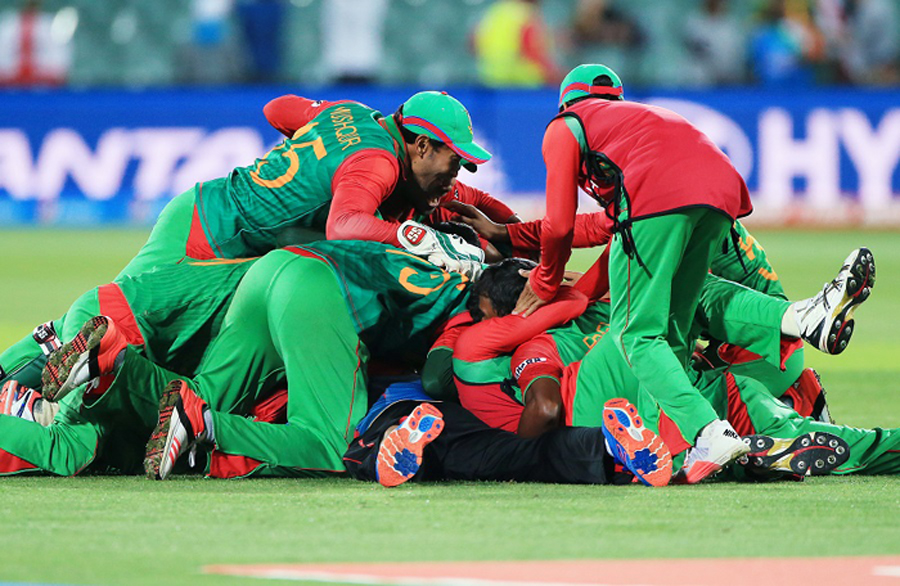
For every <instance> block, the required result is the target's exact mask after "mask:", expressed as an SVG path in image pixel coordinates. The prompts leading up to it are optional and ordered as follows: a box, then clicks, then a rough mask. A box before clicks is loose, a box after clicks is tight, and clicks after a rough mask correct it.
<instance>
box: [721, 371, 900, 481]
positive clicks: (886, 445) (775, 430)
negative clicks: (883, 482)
mask: <svg viewBox="0 0 900 586" xmlns="http://www.w3.org/2000/svg"><path fill="white" fill-rule="evenodd" d="M735 383H736V386H737V388H738V389H739V394H740V403H741V404H742V405H743V408H744V409H746V413H747V415H748V418H749V422H750V423H751V424H752V426H753V432H754V433H757V434H765V435H769V436H772V437H778V438H797V437H801V436H804V435H808V434H816V433H820V434H832V435H834V436H837V437H838V438H840V439H841V440H843V441H844V442H846V444H847V446H848V447H849V453H848V455H847V456H846V459H844V457H843V456H844V455H843V454H842V453H835V454H834V455H835V457H836V459H837V460H838V461H842V462H843V463H839V464H838V465H837V467H836V468H834V469H833V470H831V474H898V473H900V430H898V429H882V428H874V429H862V428H856V427H849V426H846V425H834V424H831V423H825V422H822V421H816V420H814V419H813V418H811V417H801V416H800V415H799V414H797V412H796V411H794V410H793V409H790V408H788V407H786V406H785V405H784V404H783V403H781V402H780V401H778V400H776V399H775V398H773V397H772V396H771V395H770V394H769V393H768V392H766V390H765V389H764V388H762V387H761V386H760V385H759V384H758V383H756V382H755V381H753V380H750V379H745V378H739V377H736V380H735ZM732 402H734V400H732ZM813 445H815V444H813ZM825 466H826V467H827V466H828V462H827V461H826V464H825ZM815 472H816V470H813V473H815Z"/></svg>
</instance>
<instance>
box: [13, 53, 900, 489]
mask: <svg viewBox="0 0 900 586" xmlns="http://www.w3.org/2000/svg"><path fill="white" fill-rule="evenodd" d="M559 108H560V114H559V115H558V116H556V117H555V118H554V119H553V120H552V121H551V122H550V124H549V125H548V127H547V130H546V133H545V137H544V144H543V154H544V159H545V162H546V165H547V215H546V217H545V218H544V219H543V220H540V221H535V222H529V223H522V222H520V221H519V220H518V218H517V216H516V215H515V214H514V212H513V211H512V210H510V209H509V208H508V207H507V206H505V205H504V204H503V203H501V202H499V201H497V200H495V199H493V198H491V197H490V196H489V195H487V194H485V193H483V192H481V191H479V190H477V189H474V188H472V187H469V186H466V185H464V184H463V183H461V182H460V181H458V180H457V174H458V172H459V169H460V167H461V166H462V167H466V168H467V169H469V170H470V171H474V170H475V169H476V168H477V165H481V164H484V163H486V162H488V160H489V159H490V156H491V155H490V154H489V153H488V152H487V151H486V150H485V149H484V148H482V147H481V146H480V145H478V144H477V143H476V142H475V141H474V140H473V135H472V125H471V120H470V118H469V114H468V112H467V111H466V109H465V107H464V106H463V105H462V104H461V103H460V102H458V101H457V100H455V99H454V98H453V97H451V96H449V95H447V94H446V93H443V92H421V93H418V94H415V95H414V96H412V97H411V98H409V100H407V101H406V102H405V103H404V104H403V105H402V106H401V107H400V108H398V110H397V111H396V112H395V113H393V114H392V115H389V116H383V115H382V114H381V113H379V112H377V111H374V110H372V109H371V108H368V107H367V106H365V105H363V104H360V103H357V102H352V101H341V102H318V101H311V100H307V99H304V98H300V97H297V96H284V97H281V98H278V99H276V100H274V101H272V102H270V103H269V104H268V105H267V106H266V108H265V110H264V112H265V115H266V117H267V119H268V120H269V122H270V123H271V124H272V125H273V126H274V127H275V128H277V129H278V130H280V131H281V132H282V133H283V134H284V135H285V137H286V138H285V140H284V141H283V142H282V143H281V144H280V145H279V146H277V147H276V148H274V149H273V150H272V151H270V152H269V153H267V154H266V155H265V156H263V157H262V158H260V159H258V160H257V161H256V162H255V163H254V164H252V165H250V166H247V167H241V168H237V169H234V170H233V171H232V172H231V173H230V174H229V175H228V176H227V177H223V178H220V179H216V180H212V181H207V182H203V183H199V184H197V185H196V186H194V187H193V188H192V189H190V190H188V191H187V192H185V193H183V194H181V195H179V196H178V197H176V198H175V199H174V200H172V202H171V203H170V204H169V205H168V206H167V207H166V208H165V209H164V210H163V212H162V213H161V215H160V217H159V219H158V221H157V223H156V225H155V227H154V229H153V231H152V233H151V235H150V237H149V240H148V242H147V243H146V244H145V246H144V247H143V248H142V249H141V250H140V252H139V253H138V255H137V256H136V257H135V258H134V259H133V260H132V261H131V262H130V263H129V264H128V265H127V266H126V267H125V268H124V269H123V270H122V272H121V273H120V274H119V275H118V276H117V277H116V279H115V280H114V281H113V282H112V283H109V284H105V285H102V286H99V287H97V288H95V289H93V290H91V291H89V292H87V293H85V294H84V295H82V296H81V297H80V298H79V299H78V300H76V302H75V303H74V304H73V305H72V306H71V307H70V309H69V311H68V312H67V313H66V314H65V315H64V316H62V317H61V318H59V319H56V320H53V321H52V322H48V323H46V324H43V325H41V326H39V327H38V328H36V329H35V331H34V333H33V335H31V336H28V337H27V338H25V339H23V340H22V341H20V342H19V343H17V344H15V345H14V346H12V347H11V348H9V349H7V350H6V351H5V352H4V353H3V354H2V355H0V379H2V382H3V387H2V392H0V411H2V414H0V474H18V473H24V472H47V473H53V474H59V475H73V474H78V473H81V472H84V471H86V470H89V471H93V472H97V473H104V472H119V473H136V472H138V471H139V470H141V468H142V467H143V469H144V470H145V471H146V473H147V474H148V475H149V476H150V477H151V478H156V479H165V478H167V477H169V476H170V475H171V474H172V473H173V472H178V471H189V470H191V469H195V470H196V469H198V468H199V469H202V470H203V472H204V473H205V474H206V475H207V476H210V477H215V478H233V477H241V476H251V475H253V476H305V477H309V476H326V475H350V476H351V477H353V478H357V479H360V480H368V481H378V482H380V483H381V484H383V485H385V486H396V485H398V484H401V483H403V482H406V481H408V480H410V479H414V478H415V479H417V480H435V479H481V480H518V481H537V482H559V483H592V484H606V483H630V482H637V481H640V482H642V483H644V484H646V485H652V486H663V485H667V484H670V483H688V484H693V483H697V482H700V481H702V480H704V479H706V478H708V477H710V476H711V475H713V474H716V473H718V472H719V471H721V470H723V469H726V468H727V469H728V470H729V471H731V472H732V473H733V474H734V476H735V477H737V478H739V479H748V480H772V479H777V478H784V477H790V478H802V477H803V476H806V475H809V474H828V473H831V474H847V473H851V472H852V473H858V472H861V473H872V474H878V473H881V474H884V473H889V474H893V473H896V472H897V471H898V470H900V456H898V453H900V450H898V449H897V447H898V446H897V444H898V437H900V436H898V432H897V431H896V430H882V429H877V430H864V429H856V428H850V427H845V426H839V425H835V424H834V423H833V422H832V421H831V419H830V416H829V412H828V409H827V405H826V404H825V395H824V391H823V389H822V386H821V384H820V382H819V380H818V377H817V375H816V374H815V373H814V372H813V371H812V370H811V369H805V368H804V365H803V350H804V348H803V345H804V341H805V342H807V343H808V344H809V345H811V346H812V347H814V348H816V349H817V350H819V351H823V352H826V353H829V354H838V353H840V352H841V351H843V350H844V348H846V345H847V343H848V342H849V340H850V337H851V335H852V332H853V328H854V321H853V312H854V311H855V309H856V308H857V307H858V306H859V304H861V303H862V302H863V301H865V300H866V298H867V297H868V296H869V294H870V292H871V289H872V286H873V285H874V282H875V261H874V257H873V255H872V253H871V251H869V250H868V249H866V248H860V249H857V250H855V251H853V252H852V253H851V254H850V256H849V257H848V258H847V260H846V261H845V262H844V264H843V266H842V267H841V269H840V272H839V273H838V275H837V277H835V278H834V279H833V280H831V281H830V282H829V283H827V284H826V285H825V287H824V288H823V290H822V291H820V292H819V293H817V294H816V295H814V296H813V297H810V298H809V299H804V300H801V301H796V302H791V301H789V300H788V299H787V298H786V296H785V294H784V291H783V289H782V288H781V285H780V284H779V281H778V277H777V275H776V273H775V271H774V270H773V268H772V267H771V266H770V265H769V263H768V261H767V259H766V255H765V252H764V251H763V249H762V248H761V247H760V246H759V244H758V243H757V242H756V241H755V239H754V238H753V237H752V236H751V235H750V234H749V233H748V232H747V231H746V229H745V228H744V227H743V226H742V225H741V223H740V222H739V220H738V218H739V217H742V216H745V215H747V214H749V213H750V211H751V205H750V200H749V196H748V193H747V189H746V186H745V184H744V182H743V180H742V178H741V177H740V176H739V174H738V173H737V172H736V171H735V169H734V168H733V166H732V165H731V163H730V162H729V161H728V159H727V157H726V156H725V155H724V154H723V153H722V152H721V151H720V150H719V149H718V148H717V147H716V146H715V145H713V144H712V143H711V142H710V141H709V139H708V138H706V137H705V136H704V135H703V134H702V133H701V132H700V131H698V130H697V129H696V128H694V127H693V126H692V125H691V124H689V123H688V122H687V121H686V120H685V119H683V118H681V117H680V116H678V115H676V114H674V113H672V112H670V111H668V110H665V109H663V108H658V107H652V106H646V105H642V104H639V103H635V102H629V101H625V100H624V99H623V88H622V83H621V80H620V79H619V77H618V76H617V75H616V73H615V72H613V71H612V70H610V69H609V68H608V67H605V66H603V65H581V66H579V67H577V68H575V69H574V70H573V71H571V72H570V73H569V75H568V76H567V77H566V78H565V80H564V81H563V83H562V87H561V89H560V99H559ZM579 188H580V189H582V190H584V191H586V192H587V193H588V194H589V195H591V196H592V197H593V198H594V199H595V200H596V201H597V203H598V204H599V205H600V206H601V208H602V211H597V212H594V213H590V214H581V215H579V214H576V207H577V193H578V190H579ZM601 245H604V246H605V249H604V252H603V253H602V255H600V258H599V259H598V260H597V262H596V263H595V264H594V265H593V266H592V267H591V268H590V269H589V270H588V271H587V272H586V273H585V274H583V275H582V274H574V273H569V272H566V271H565V265H566V262H567V260H568V259H569V256H570V253H571V249H572V247H594V246H601ZM526 259H539V262H534V261H533V260H526ZM486 260H487V261H489V262H490V263H491V264H487V265H486V264H484V261H486ZM698 341H701V343H700V344H699V345H698ZM148 438H149V439H148Z"/></svg>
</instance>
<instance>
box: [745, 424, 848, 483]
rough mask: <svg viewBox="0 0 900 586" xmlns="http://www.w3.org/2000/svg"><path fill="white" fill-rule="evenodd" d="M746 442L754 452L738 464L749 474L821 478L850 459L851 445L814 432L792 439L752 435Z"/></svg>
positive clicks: (822, 432) (825, 434) (828, 435)
mask: <svg viewBox="0 0 900 586" xmlns="http://www.w3.org/2000/svg"><path fill="white" fill-rule="evenodd" d="M744 442H745V443H746V444H747V446H748V447H749V449H750V451H749V453H747V454H745V455H744V456H741V457H740V458H739V459H738V461H737V463H738V464H739V465H742V466H744V467H745V468H747V469H748V471H753V470H756V471H760V470H762V471H767V472H780V473H784V474H786V475H791V474H796V475H797V476H821V475H823V474H828V473H830V472H831V471H832V470H834V469H835V468H837V467H838V466H840V465H841V464H843V463H845V462H846V461H847V459H848V458H850V446H849V445H847V442H846V441H844V440H843V439H841V438H839V437H838V436H836V435H834V434H832V433H826V432H824V431H811V432H809V433H805V434H803V435H801V436H799V437H796V438H788V439H781V438H775V437H769V436H767V435H750V436H747V437H745V438H744Z"/></svg>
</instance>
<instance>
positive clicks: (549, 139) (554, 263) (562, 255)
mask: <svg viewBox="0 0 900 586" xmlns="http://www.w3.org/2000/svg"><path fill="white" fill-rule="evenodd" d="M542 152H543V155H544V163H545V165H546V167H547V215H546V216H544V219H543V222H542V226H541V264H540V265H539V266H538V267H537V268H536V269H535V270H533V271H532V272H531V276H530V277H529V282H530V283H531V287H532V289H534V292H535V293H536V294H537V296H538V297H540V298H541V299H543V300H544V301H549V300H550V299H553V296H554V295H556V292H557V291H558V290H559V285H560V283H561V282H562V277H563V272H565V269H566V262H567V261H568V260H569V256H570V255H571V253H572V238H573V236H574V234H573V232H574V229H575V211H576V209H577V206H578V172H579V168H580V166H581V147H580V146H579V144H578V140H577V139H576V138H575V136H574V135H573V134H572V131H571V130H569V127H568V125H567V124H566V123H565V121H564V120H563V119H557V120H554V121H553V122H551V123H550V125H549V126H548V127H547V132H546V133H545V134H544V143H543V147H542Z"/></svg>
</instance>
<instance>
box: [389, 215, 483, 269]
mask: <svg viewBox="0 0 900 586" xmlns="http://www.w3.org/2000/svg"><path fill="white" fill-rule="evenodd" d="M397 239H398V240H400V245H401V246H403V248H404V249H406V250H407V251H409V252H411V253H413V254H414V255H416V256H418V257H420V258H424V259H425V260H427V261H428V262H430V263H431V264H433V265H436V266H439V267H441V268H443V269H444V270H447V271H449V272H452V273H459V274H461V275H465V276H466V277H468V278H469V279H470V280H475V279H476V278H478V275H480V274H481V271H482V270H484V266H483V265H482V262H483V261H484V251H483V250H481V249H480V248H478V247H477V246H472V245H471V244H469V243H468V242H466V241H465V240H463V239H462V238H460V237H459V236H457V235H455V234H445V233H444V232H439V231H437V230H435V229H433V228H429V227H428V226H423V225H422V224H419V223H417V222H413V221H412V220H407V221H406V222H403V223H402V224H400V227H399V228H398V229H397Z"/></svg>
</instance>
